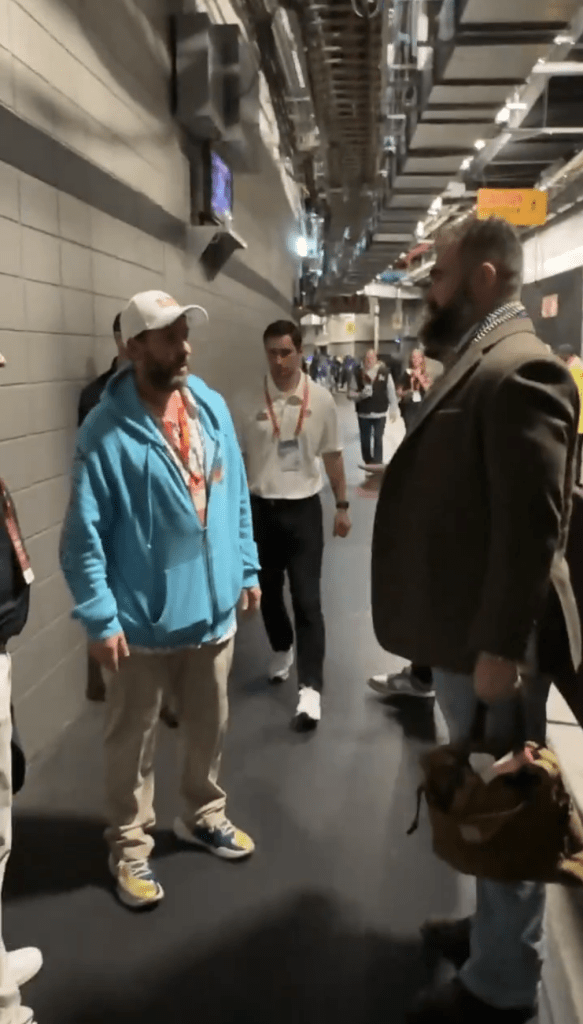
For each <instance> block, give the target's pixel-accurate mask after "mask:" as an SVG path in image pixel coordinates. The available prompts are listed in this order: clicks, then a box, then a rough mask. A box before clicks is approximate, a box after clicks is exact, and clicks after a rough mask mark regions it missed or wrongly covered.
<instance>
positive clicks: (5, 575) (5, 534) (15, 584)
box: [0, 356, 42, 1024]
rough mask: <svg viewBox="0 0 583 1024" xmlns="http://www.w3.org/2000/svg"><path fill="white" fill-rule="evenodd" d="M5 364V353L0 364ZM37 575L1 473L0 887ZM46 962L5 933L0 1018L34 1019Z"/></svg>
mask: <svg viewBox="0 0 583 1024" xmlns="http://www.w3.org/2000/svg"><path fill="white" fill-rule="evenodd" d="M4 365H5V360H4V357H3V356H0V367H3V366H4ZM32 580H33V574H32V569H31V566H30V562H29V560H28V555H27V553H26V549H25V547H24V541H23V539H22V535H21V532H20V527H19V525H18V519H17V517H16V512H15V509H14V504H13V502H12V498H11V497H10V493H9V491H8V488H7V487H6V484H5V483H4V481H3V480H2V479H0V892H1V890H2V885H3V882H4V874H5V871H6V865H7V863H8V857H9V855H10V847H11V844H12V787H13V778H12V739H13V736H12V707H11V697H12V675H11V668H12V666H11V660H10V655H9V654H8V651H7V649H6V647H7V644H8V641H9V640H10V639H11V638H12V637H13V636H17V635H18V634H19V633H21V632H22V630H23V629H24V627H25V625H26V620H27V618H28V608H29V596H30V584H31V583H32ZM19 781H20V782H21V781H22V779H20V780H19ZM41 967H42V955H41V952H40V950H38V949H33V948H28V949H17V950H14V952H12V953H7V952H6V950H5V948H4V943H3V941H2V937H1V934H0V1020H2V1021H4V1020H10V1021H11V1022H14V1024H33V1012H32V1010H30V1009H28V1007H25V1006H22V1005H21V1003H20V988H21V986H22V985H25V984H26V982H27V981H30V980H31V978H34V976H35V974H38V972H39V970H40V969H41Z"/></svg>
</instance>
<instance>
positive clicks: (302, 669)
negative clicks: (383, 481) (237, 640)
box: [237, 320, 351, 730]
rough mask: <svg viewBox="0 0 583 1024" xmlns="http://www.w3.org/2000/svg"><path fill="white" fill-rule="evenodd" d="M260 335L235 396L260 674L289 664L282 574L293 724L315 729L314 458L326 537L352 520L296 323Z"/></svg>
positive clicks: (338, 454)
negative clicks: (252, 384)
mask: <svg viewBox="0 0 583 1024" xmlns="http://www.w3.org/2000/svg"><path fill="white" fill-rule="evenodd" d="M263 343H264V346H265V354H266V357H267V363H268V367H269V373H268V375H266V376H265V377H264V379H263V381H262V383H261V386H260V387H258V388H257V392H256V394H255V395H254V396H252V397H251V398H250V400H249V401H248V402H247V403H243V404H242V405H241V408H240V409H239V414H238V416H237V421H238V427H239V430H238V433H239V440H240V443H241V449H242V451H243V456H244V458H245V462H246V465H247V478H248V481H249V489H250V491H251V508H252V511H253V523H254V527H255V539H256V541H257V546H258V549H259V561H260V563H261V572H260V574H259V579H260V583H261V590H262V593H263V601H262V605H261V611H262V614H263V622H264V624H265V629H266V632H267V636H268V639H269V642H270V645H271V648H272V651H273V659H272V662H271V665H270V668H269V678H270V679H271V680H272V681H273V682H281V681H283V680H284V679H287V678H288V677H289V674H290V671H291V668H292V666H293V663H294V630H293V626H292V624H291V622H290V618H289V615H288V613H287V610H286V606H285V599H284V583H285V576H286V573H287V575H288V578H289V584H290V590H291V598H292V604H293V611H294V618H295V627H296V637H297V658H298V684H299V702H298V705H297V710H296V715H295V718H294V724H295V727H296V728H297V729H299V730H305V729H314V728H315V727H316V726H317V725H318V723H319V721H320V719H321V715H322V704H321V694H322V689H323V685H324V656H325V629H324V617H323V614H322V598H321V587H320V583H321V574H322V557H323V552H324V528H323V516H322V503H321V500H320V492H321V490H322V488H323V484H324V481H323V474H322V469H321V460H323V462H324V468H325V470H326V473H327V475H328V479H329V481H330V485H331V487H332V491H333V493H334V497H335V499H336V516H335V519H334V536H335V537H347V536H348V533H349V532H350V526H351V524H350V519H349V516H348V508H349V505H348V501H347V499H346V477H345V473H344V460H343V456H342V444H341V440H340V431H339V424H338V412H337V409H336V403H335V402H334V399H333V398H332V395H330V394H329V393H328V392H327V391H326V390H325V389H324V388H322V387H320V386H319V385H318V384H316V383H314V381H313V380H310V378H309V377H306V376H305V375H304V374H303V373H302V370H301V365H302V335H301V332H300V329H299V327H297V325H296V324H294V323H292V322H291V321H287V320H279V321H277V322H276V323H273V324H270V325H269V327H267V329H266V331H265V333H264V337H263Z"/></svg>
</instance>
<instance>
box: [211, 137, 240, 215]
mask: <svg viewBox="0 0 583 1024" xmlns="http://www.w3.org/2000/svg"><path fill="white" fill-rule="evenodd" d="M205 164H206V166H205V179H206V180H205V186H206V187H205V193H206V195H205V214H206V216H207V217H208V218H209V219H210V220H213V221H215V222H217V221H218V222H219V223H220V222H222V221H224V220H226V219H227V218H229V217H232V215H233V172H232V171H231V169H230V167H228V166H227V164H226V163H225V161H224V160H222V159H221V157H220V156H219V154H218V153H216V152H215V151H214V150H213V149H210V148H209V150H208V151H207V154H206V160H205Z"/></svg>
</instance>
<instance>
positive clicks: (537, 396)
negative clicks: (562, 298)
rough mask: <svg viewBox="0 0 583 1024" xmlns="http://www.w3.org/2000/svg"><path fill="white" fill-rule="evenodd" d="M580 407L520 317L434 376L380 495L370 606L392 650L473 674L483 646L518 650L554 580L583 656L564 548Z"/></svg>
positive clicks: (574, 652) (565, 375)
mask: <svg viewBox="0 0 583 1024" xmlns="http://www.w3.org/2000/svg"><path fill="white" fill-rule="evenodd" d="M578 416H579V397H578V394H577V389H576V387H575V384H574V382H573V378H572V376H571V374H570V373H569V371H568V369H567V368H566V367H565V366H564V365H562V364H561V363H560V362H559V361H558V360H557V359H556V358H555V357H554V356H552V355H549V353H548V352H547V350H546V348H545V346H544V344H543V343H542V342H541V341H539V340H538V338H537V337H536V335H535V333H534V328H533V325H532V323H531V321H530V320H528V319H525V318H524V317H517V318H515V319H514V320H511V321H510V322H509V323H507V324H504V325H503V326H501V327H499V328H497V329H496V330H494V331H492V332H491V333H490V334H488V335H487V336H486V337H485V338H484V339H483V340H482V342H480V343H478V344H476V345H473V346H470V348H469V349H467V350H466V352H465V353H464V354H463V355H462V356H461V358H460V359H459V361H458V362H457V363H456V364H455V365H454V366H453V367H452V368H451V370H450V371H449V373H446V374H445V375H444V376H443V377H442V378H441V380H440V381H439V382H438V383H437V384H435V386H434V387H433V388H432V389H431V391H430V392H429V393H428V394H427V397H426V398H425V401H424V402H423V404H422V405H420V406H419V410H418V415H417V418H416V420H415V422H414V424H413V425H412V428H411V430H410V432H409V434H408V435H407V437H406V438H405V440H404V441H403V443H402V445H401V447H400V448H399V449H398V450H397V452H396V454H395V456H394V457H393V460H392V461H391V463H390V465H389V467H388V469H387V471H386V474H385V477H384V479H383V483H382V486H381V492H380V495H379V502H378V507H377V513H376V520H375V527H374V537H373V552H372V610H373V621H374V627H375V632H376V635H377V638H378V641H379V643H380V644H381V645H382V647H384V648H385V650H387V651H390V652H391V653H393V654H397V655H399V656H401V657H404V658H408V659H410V660H411V661H412V662H414V663H416V664H420V665H431V666H433V667H435V668H442V669H447V670H450V671H454V672H464V673H466V672H467V673H469V672H471V671H472V670H473V667H474V664H475V660H476V657H477V655H478V654H479V653H480V652H481V651H486V652H488V653H490V654H496V655H500V656H501V657H506V658H510V659H516V660H520V659H522V658H523V657H524V655H525V653H526V648H527V644H528V639H529V637H530V635H531V633H532V630H533V626H534V625H535V624H536V623H537V622H538V621H539V619H540V617H541V616H542V614H543V611H544V608H545V606H546V603H547V600H548V595H549V589H550V588H549V584H552V586H553V587H554V590H555V592H556V594H557V596H558V599H559V602H560V606H561V610H562V614H563V617H564V622H565V627H566V636H567V637H568V642H569V648H570V658H571V661H572V662H573V663H574V664H576V665H579V664H580V662H581V633H580V625H579V617H578V614H577V608H576V604H575V600H574V596H573V591H572V587H571V582H570V577H569V569H568V567H567V563H566V561H565V557H564V553H565V545H566V540H567V532H568V526H569V519H570V514H571V494H572V488H573V465H574V452H575V442H576V436H577V422H578Z"/></svg>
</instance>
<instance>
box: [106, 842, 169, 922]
mask: <svg viewBox="0 0 583 1024" xmlns="http://www.w3.org/2000/svg"><path fill="white" fill-rule="evenodd" d="M109 870H110V871H111V873H112V875H113V877H114V878H115V880H116V882H117V895H118V897H119V899H120V900H121V902H122V903H123V904H124V905H125V906H126V907H131V909H132V910H141V909H143V908H146V907H154V906H156V904H157V903H159V902H160V900H163V899H164V890H163V888H162V886H161V885H160V883H159V881H158V879H157V878H156V875H155V874H154V872H153V871H152V868H151V867H150V862H149V861H148V860H129V861H120V862H119V864H117V863H116V861H115V858H114V857H113V855H110V858H109Z"/></svg>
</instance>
